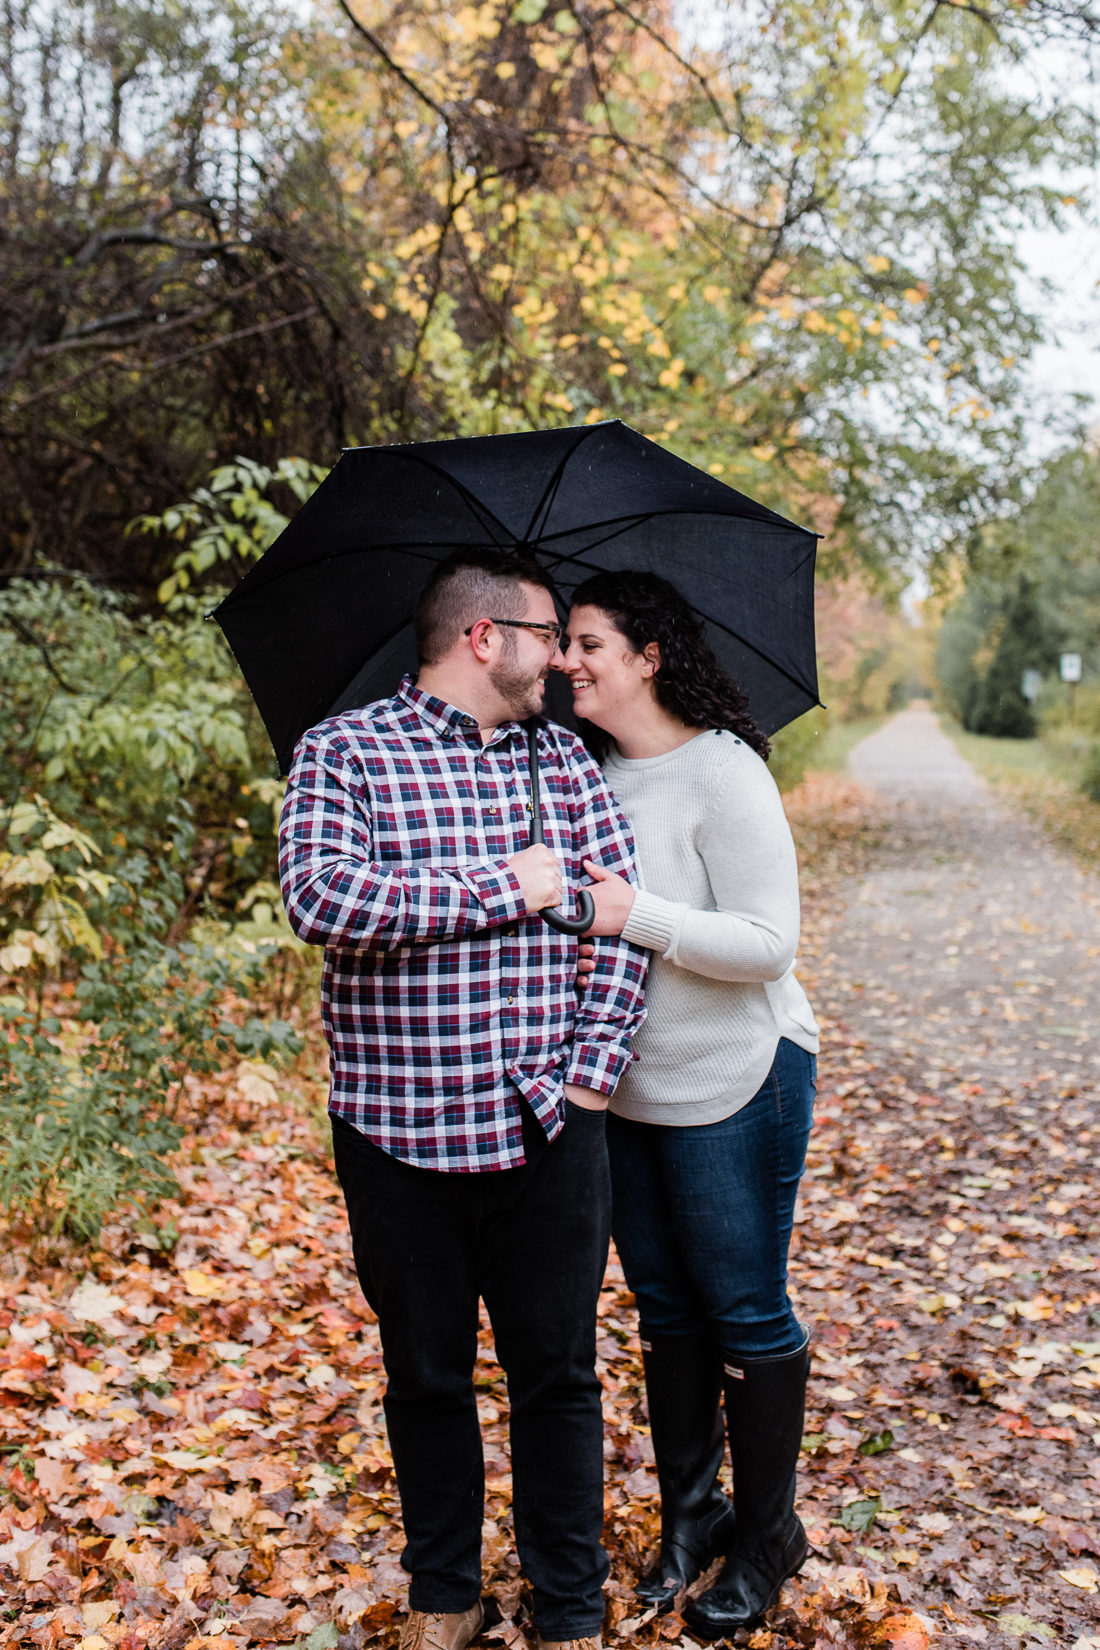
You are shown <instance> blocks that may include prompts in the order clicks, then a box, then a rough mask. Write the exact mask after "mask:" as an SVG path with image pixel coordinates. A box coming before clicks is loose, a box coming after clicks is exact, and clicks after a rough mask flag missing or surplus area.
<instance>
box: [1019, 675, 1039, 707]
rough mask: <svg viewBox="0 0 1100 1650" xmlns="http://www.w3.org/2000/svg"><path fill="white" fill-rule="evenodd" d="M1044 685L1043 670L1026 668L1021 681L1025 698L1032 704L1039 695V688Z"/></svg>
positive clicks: (1021, 689)
mask: <svg viewBox="0 0 1100 1650" xmlns="http://www.w3.org/2000/svg"><path fill="white" fill-rule="evenodd" d="M1042 685H1043V676H1042V672H1041V671H1038V670H1025V671H1024V674H1023V677H1022V679H1021V681H1020V692H1021V693H1022V694H1023V696H1024V698H1025V699H1027V700H1028V701H1029V702H1030V703H1031V704H1034V703H1035V701H1036V699H1038V697H1039V689H1040V688H1041V687H1042Z"/></svg>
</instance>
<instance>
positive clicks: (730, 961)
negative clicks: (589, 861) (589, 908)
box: [589, 761, 799, 982]
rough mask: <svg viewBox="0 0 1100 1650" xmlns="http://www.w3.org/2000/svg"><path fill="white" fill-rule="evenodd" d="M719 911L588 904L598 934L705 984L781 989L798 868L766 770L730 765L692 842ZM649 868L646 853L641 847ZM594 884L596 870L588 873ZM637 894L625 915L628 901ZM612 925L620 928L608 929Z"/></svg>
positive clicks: (611, 896) (792, 945) (607, 891)
mask: <svg viewBox="0 0 1100 1650" xmlns="http://www.w3.org/2000/svg"><path fill="white" fill-rule="evenodd" d="M697 846H698V849H699V852H700V854H701V856H702V859H703V863H704V865H705V867H706V871H707V876H708V878H709V880H710V885H711V889H712V891H713V893H714V899H715V903H716V905H717V907H718V909H717V910H716V911H697V910H693V909H692V908H691V907H690V906H688V905H685V904H679V903H677V902H676V901H674V900H667V899H662V898H661V897H660V896H659V895H657V894H652V893H649V892H646V891H638V892H637V893H635V891H634V890H633V889H625V891H624V890H617V889H612V888H611V887H610V886H609V884H610V883H613V882H616V881H618V879H616V878H607V877H606V876H604V877H602V878H600V879H599V881H598V883H597V886H596V888H595V889H594V890H593V895H594V898H595V900H596V904H597V913H598V915H597V928H596V931H597V932H609V931H610V932H621V933H622V935H623V937H624V939H629V940H632V941H633V942H634V944H635V945H644V946H647V947H648V948H649V949H650V950H652V951H657V952H659V953H660V955H661V956H663V957H665V958H666V959H667V960H668V961H669V962H674V963H676V964H678V966H679V967H681V968H688V969H690V970H691V971H692V972H693V973H695V974H702V975H704V976H705V977H706V978H707V979H712V980H730V981H744V982H748V981H766V980H779V979H782V977H783V975H784V974H785V973H786V972H787V970H788V969H789V968H790V966H791V964H792V962H793V961H794V957H795V952H796V950H797V947H798V928H799V908H798V866H797V861H796V859H795V851H794V842H793V841H792V838H791V832H790V827H789V825H788V824H787V819H786V815H785V814H784V812H783V804H782V801H781V800H780V796H779V792H778V790H777V789H776V786H775V782H774V780H773V779H772V777H771V775H770V774H769V773H768V771H767V769H766V768H765V767H764V766H763V764H762V763H759V764H758V763H757V762H755V761H753V762H748V761H737V762H734V763H731V765H730V768H729V769H728V770H727V773H726V775H725V778H724V779H723V781H722V783H721V785H720V786H719V789H718V793H717V796H716V797H715V800H714V802H713V803H712V805H711V807H710V809H709V811H708V813H707V816H706V818H705V819H704V821H703V823H702V826H701V827H700V830H699V834H698V837H697ZM640 847H641V853H642V862H643V864H644V863H645V844H644V843H642V844H641V845H640ZM589 869H590V871H592V872H593V874H594V875H596V876H598V868H596V867H591V866H590V867H589ZM627 894H633V896H634V897H633V899H632V900H631V901H630V905H629V910H626V909H625V903H626V900H625V896H626V895H627ZM616 921H618V922H619V923H620V924H621V926H620V927H619V928H618V929H615V928H613V927H612V928H610V929H609V928H607V927H605V926H604V925H605V923H614V922H616Z"/></svg>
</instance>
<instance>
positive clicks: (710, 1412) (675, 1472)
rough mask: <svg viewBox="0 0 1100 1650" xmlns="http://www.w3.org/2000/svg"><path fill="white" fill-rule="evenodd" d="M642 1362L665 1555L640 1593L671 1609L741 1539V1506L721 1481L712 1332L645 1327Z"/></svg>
mask: <svg viewBox="0 0 1100 1650" xmlns="http://www.w3.org/2000/svg"><path fill="white" fill-rule="evenodd" d="M642 1362H643V1363H644V1364H645V1385H646V1397H647V1399H648V1402H649V1422H650V1427H651V1429H652V1433H653V1454H654V1456H655V1458H656V1462H657V1478H658V1481H659V1483H660V1486H661V1554H660V1557H659V1559H658V1560H657V1563H656V1564H655V1565H654V1567H653V1569H652V1570H649V1571H648V1572H647V1573H646V1574H645V1575H644V1576H643V1577H642V1579H641V1580H640V1581H639V1583H638V1585H637V1587H636V1588H635V1589H634V1591H635V1593H636V1594H637V1596H638V1598H640V1599H641V1600H642V1601H643V1602H644V1603H646V1604H655V1605H656V1606H657V1609H658V1611H659V1612H660V1614H661V1615H664V1614H665V1612H666V1611H668V1610H671V1609H672V1607H673V1605H674V1604H675V1602H676V1595H677V1593H679V1592H681V1591H682V1590H683V1589H684V1588H685V1587H690V1586H691V1583H692V1582H693V1581H695V1580H696V1578H697V1577H698V1576H700V1575H701V1574H702V1572H703V1571H704V1570H705V1569H706V1568H707V1566H708V1565H709V1564H712V1563H713V1562H714V1560H715V1559H716V1558H717V1557H718V1556H719V1554H721V1553H727V1552H729V1549H730V1546H731V1544H732V1541H733V1532H734V1514H733V1508H732V1506H731V1505H730V1503H729V1500H728V1499H727V1497H726V1496H725V1495H724V1494H723V1493H722V1490H721V1488H720V1487H719V1484H718V1469H719V1467H720V1466H721V1465H722V1448H723V1443H724V1439H723V1428H722V1411H721V1408H720V1407H719V1400H720V1398H721V1395H722V1375H721V1354H720V1353H719V1351H718V1349H717V1347H716V1346H715V1344H714V1342H713V1341H712V1340H711V1338H710V1336H709V1335H708V1334H706V1333H703V1334H698V1335H650V1334H649V1333H648V1331H643V1332H642Z"/></svg>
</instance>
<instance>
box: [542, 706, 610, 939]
mask: <svg viewBox="0 0 1100 1650" xmlns="http://www.w3.org/2000/svg"><path fill="white" fill-rule="evenodd" d="M527 771H528V776H529V779H530V784H531V835H530V838H529V842H530V845H531V846H532V847H533V846H534V844H535V843H536V842H542V841H544V840H545V838H544V836H543V830H542V801H541V799H540V796H539V724H538V718H537V717H535V716H532V718H531V720H530V721H529V722H528V724H527ZM539 916H540V917H541V918H542V920H543V922H545V923H546V924H547V925H548V926H549V927H550V928H554V929H556V930H557V932H558V933H559V934H587V933H588V930H589V929H590V928H591V926H592V924H593V923H594V922H595V920H596V904H595V901H594V900H593V898H592V895H591V894H590V893H589V892H588V890H587V888H581V889H580V890H579V891H578V893H577V915H576V916H575V917H567V916H564V915H563V914H562V912H561V911H560V910H559V909H558V907H557V906H554V905H547V906H544V907H543V909H542V910H541V911H540V912H539Z"/></svg>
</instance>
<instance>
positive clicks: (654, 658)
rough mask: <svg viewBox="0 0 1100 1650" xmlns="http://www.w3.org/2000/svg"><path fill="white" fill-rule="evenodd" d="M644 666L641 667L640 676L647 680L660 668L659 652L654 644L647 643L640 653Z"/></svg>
mask: <svg viewBox="0 0 1100 1650" xmlns="http://www.w3.org/2000/svg"><path fill="white" fill-rule="evenodd" d="M642 657H643V658H644V660H645V664H644V665H643V666H642V676H643V678H645V679H647V680H648V678H649V677H651V676H656V674H657V672H658V671H659V670H660V668H661V650H660V648H659V647H658V645H657V643H656V642H647V643H646V645H645V648H644V650H643V653H642Z"/></svg>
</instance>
